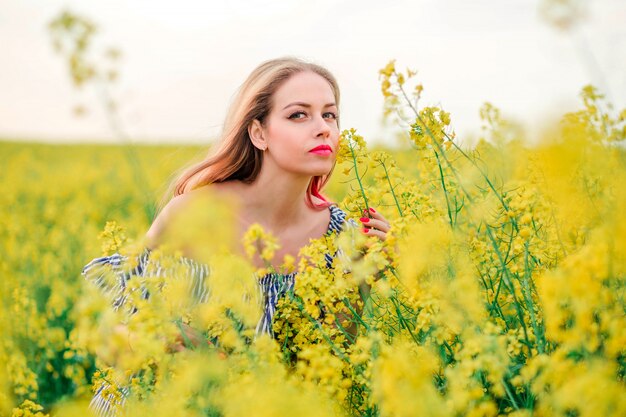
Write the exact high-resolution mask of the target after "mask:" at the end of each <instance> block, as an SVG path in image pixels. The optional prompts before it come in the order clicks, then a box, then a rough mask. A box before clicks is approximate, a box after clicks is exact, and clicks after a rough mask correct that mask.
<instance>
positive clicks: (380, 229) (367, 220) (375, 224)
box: [359, 207, 391, 240]
mask: <svg viewBox="0 0 626 417" xmlns="http://www.w3.org/2000/svg"><path fill="white" fill-rule="evenodd" d="M359 220H361V224H363V229H361V232H362V233H363V234H364V235H366V236H378V237H379V238H380V239H382V240H385V239H386V238H387V233H388V232H389V230H390V229H391V226H390V224H389V222H388V221H387V219H385V217H384V216H383V215H382V214H380V213H379V212H377V211H376V210H374V209H373V208H371V207H370V208H369V212H368V210H363V217H361V218H360V219H359Z"/></svg>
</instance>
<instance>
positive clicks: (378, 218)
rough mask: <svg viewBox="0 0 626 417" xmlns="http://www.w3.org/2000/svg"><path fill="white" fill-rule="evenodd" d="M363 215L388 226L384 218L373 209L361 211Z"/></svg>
mask: <svg viewBox="0 0 626 417" xmlns="http://www.w3.org/2000/svg"><path fill="white" fill-rule="evenodd" d="M363 213H366V214H369V216H370V217H371V218H373V219H376V220H380V221H382V222H385V223H387V224H389V221H388V220H387V219H386V218H385V216H383V215H382V214H380V212H379V211H378V210H376V209H374V208H373V207H370V208H369V211H367V210H363Z"/></svg>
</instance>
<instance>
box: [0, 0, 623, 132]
mask: <svg viewBox="0 0 626 417" xmlns="http://www.w3.org/2000/svg"><path fill="white" fill-rule="evenodd" d="M588 3H589V7H588V12H589V15H588V18H587V20H586V21H585V22H584V23H583V24H581V25H580V26H579V27H578V29H577V30H576V31H574V32H572V33H564V32H559V31H557V30H556V29H554V28H553V27H551V26H549V25H547V24H546V23H545V22H544V21H542V20H541V19H540V17H539V15H538V0H472V1H468V0H404V1H402V0H400V1H388V2H381V1H373V0H344V1H342V0H335V1H332V0H325V1H313V0H309V1H300V0H289V1H284V0H271V1H270V0H230V1H226V0H222V1H213V0H178V1H170V0H106V1H105V0H100V1H95V0H45V1H42V0H0V57H1V58H0V59H1V62H2V63H1V64H0V138H5V139H13V140H20V139H22V140H37V141H47V142H94V141H101V142H102V141H105V142H106V141H109V142H116V141H117V140H118V139H116V138H115V136H114V135H112V133H111V131H110V129H109V125H108V123H107V121H106V118H105V115H104V112H103V110H102V108H101V106H100V105H99V102H98V100H97V94H98V93H97V91H96V89H95V88H94V86H93V85H92V86H87V88H85V89H84V90H83V91H78V90H76V89H75V88H74V87H73V86H72V84H71V81H70V78H69V72H68V69H67V68H66V63H65V62H64V61H63V60H62V59H61V57H60V56H58V55H56V54H55V53H54V51H53V49H52V47H51V42H50V36H49V35H48V33H47V29H46V26H47V23H48V22H49V21H50V20H51V19H53V18H54V17H56V16H57V15H58V14H59V13H60V12H61V11H62V10H63V9H68V10H70V11H72V12H74V13H77V14H80V15H83V16H85V17H87V18H89V19H91V20H92V21H94V22H95V23H96V24H97V25H98V29H99V32H98V34H97V35H96V42H95V44H94V47H95V49H94V52H100V51H101V50H102V49H104V48H105V47H108V46H115V47H118V48H119V49H121V51H122V53H123V60H122V61H121V64H120V66H119V69H120V75H121V79H120V82H119V83H118V84H117V85H116V86H115V88H114V90H113V93H114V95H115V96H116V97H117V98H118V99H119V101H120V103H121V107H120V115H121V119H122V123H123V125H124V127H125V129H126V131H127V132H128V133H129V135H130V137H131V138H132V140H133V141H136V142H159V141H161V142H173V143H186V142H190V143H191V142H193V143H208V142H209V140H210V139H212V138H215V137H216V136H217V135H218V134H219V131H220V127H221V123H222V121H223V118H224V115H225V111H226V108H227V106H228V103H229V102H230V100H231V98H232V96H233V94H234V92H235V90H236V89H237V88H238V86H239V85H240V84H241V83H242V82H243V81H244V79H245V78H246V76H247V75H248V74H249V73H250V71H251V70H252V69H253V68H254V67H256V66H257V65H258V64H259V63H261V62H262V61H264V60H267V59H270V58H275V57H279V56H283V55H295V56H298V57H301V58H305V59H308V60H312V61H314V62H317V63H319V64H322V65H324V66H326V67H327V68H328V69H330V70H331V71H332V72H333V73H334V74H335V75H336V77H337V79H338V81H339V84H340V87H341V94H342V102H341V109H340V111H341V123H342V128H348V127H355V128H357V130H358V131H359V132H361V134H363V135H364V136H365V138H366V139H367V140H369V141H372V142H375V141H383V142H390V141H391V140H392V139H391V138H392V136H393V135H392V133H391V131H390V128H388V127H384V126H383V125H382V124H381V116H382V103H383V99H382V95H381V93H380V87H379V85H380V82H379V80H378V70H379V69H380V68H382V67H383V66H384V65H385V64H386V63H387V62H388V61H389V60H390V59H392V58H395V59H396V60H397V61H396V63H397V66H398V68H400V69H404V68H406V67H411V68H413V69H417V70H418V76H417V77H418V79H419V80H420V82H422V83H423V85H424V87H425V90H424V94H423V98H422V101H421V105H422V106H426V105H440V106H443V108H444V109H446V110H447V111H449V112H451V114H452V121H453V125H454V127H455V129H456V131H457V135H458V137H460V138H463V137H469V136H470V135H472V134H473V133H477V132H478V131H479V127H480V120H479V117H478V110H479V108H480V106H481V105H482V103H484V102H485V101H489V102H491V103H493V104H494V105H496V106H497V107H499V108H500V109H501V110H502V112H503V114H504V115H505V116H508V117H511V118H514V119H517V120H519V121H522V122H523V123H525V124H526V125H527V126H528V128H529V129H530V130H531V132H532V130H533V128H535V127H536V126H538V125H540V124H541V123H542V121H543V120H544V119H545V118H546V116H548V115H554V114H558V113H560V112H563V111H567V110H572V109H574V108H576V106H577V105H578V99H577V95H578V93H579V91H580V89H581V87H582V86H583V85H585V84H587V83H593V84H595V85H597V86H598V87H600V89H601V91H603V92H605V93H607V94H608V95H609V96H610V98H611V100H612V101H613V103H614V104H615V105H616V106H617V107H624V106H625V103H626V71H625V69H626V24H625V22H626V2H625V1H622V0H595V1H589V2H588ZM589 51H591V52H592V55H589ZM76 104H83V105H86V106H87V107H88V108H89V109H90V110H91V112H90V113H89V114H88V115H87V116H85V117H83V118H76V117H75V116H74V115H73V112H72V108H73V107H74V106H75V105H76Z"/></svg>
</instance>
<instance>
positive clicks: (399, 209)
mask: <svg viewBox="0 0 626 417" xmlns="http://www.w3.org/2000/svg"><path fill="white" fill-rule="evenodd" d="M380 164H381V165H382V167H383V169H384V170H385V177H387V183H388V184H389V189H390V190H391V195H392V196H393V200H394V201H395V202H396V207H398V213H400V216H401V217H404V214H403V213H402V209H401V208H400V203H398V199H397V198H396V193H395V192H394V190H393V185H391V179H390V178H389V172H387V167H386V166H385V163H384V162H381V163H380Z"/></svg>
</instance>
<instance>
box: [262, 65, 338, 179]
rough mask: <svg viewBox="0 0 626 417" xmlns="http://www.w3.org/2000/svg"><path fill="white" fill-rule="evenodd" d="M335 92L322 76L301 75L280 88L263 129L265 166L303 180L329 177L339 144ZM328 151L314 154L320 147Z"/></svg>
mask: <svg viewBox="0 0 626 417" xmlns="http://www.w3.org/2000/svg"><path fill="white" fill-rule="evenodd" d="M336 104H337V103H335V96H334V94H333V90H332V88H331V86H330V84H329V83H328V81H326V79H325V78H323V77H322V76H320V75H318V74H316V73H314V72H300V73H298V74H295V75H293V76H291V77H290V78H289V79H288V80H287V81H285V82H284V83H283V85H281V86H280V87H279V88H278V89H277V90H276V92H275V93H274V96H273V98H272V109H271V111H270V113H269V115H268V117H267V119H266V123H265V126H264V127H263V135H264V138H265V140H266V144H267V149H266V150H265V153H264V156H263V163H264V164H265V163H268V162H271V163H274V164H276V165H277V166H278V167H279V168H280V169H282V170H284V171H287V172H291V173H294V174H302V175H304V176H308V177H311V176H315V175H326V174H328V173H329V172H330V170H331V169H332V167H333V164H334V161H335V158H336V156H337V146H338V142H339V127H338V126H337V121H338V109H337V105H336ZM322 145H324V146H326V147H327V148H330V152H328V151H317V152H311V151H312V150H313V149H315V148H317V147H319V146H322Z"/></svg>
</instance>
